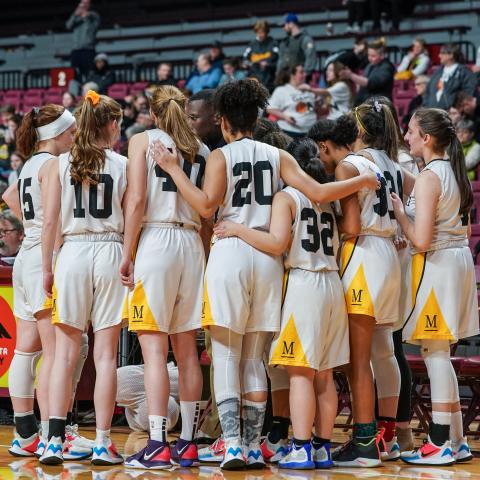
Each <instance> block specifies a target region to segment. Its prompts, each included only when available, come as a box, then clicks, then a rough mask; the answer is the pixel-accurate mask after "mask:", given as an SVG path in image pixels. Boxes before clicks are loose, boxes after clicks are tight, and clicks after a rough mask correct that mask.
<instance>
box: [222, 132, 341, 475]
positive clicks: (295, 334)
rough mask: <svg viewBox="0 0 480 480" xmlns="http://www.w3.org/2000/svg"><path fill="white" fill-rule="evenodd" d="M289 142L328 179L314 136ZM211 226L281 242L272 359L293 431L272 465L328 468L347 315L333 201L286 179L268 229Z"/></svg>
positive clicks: (259, 244) (306, 164)
mask: <svg viewBox="0 0 480 480" xmlns="http://www.w3.org/2000/svg"><path fill="white" fill-rule="evenodd" d="M288 150H289V151H290V153H291V154H292V155H293V156H294V157H295V158H296V159H297V161H298V163H299V165H300V167H301V168H302V170H304V171H305V172H306V173H308V174H309V175H310V176H311V177H312V178H314V179H315V180H316V181H317V182H319V183H326V182H327V175H326V172H325V170H324V167H323V165H322V163H321V161H320V159H319V156H318V155H319V152H318V147H317V146H316V144H315V142H314V141H313V140H311V139H299V140H294V141H293V142H292V144H290V145H289V147H288ZM332 173H333V171H332ZM214 232H215V235H216V236H217V237H219V238H227V237H231V236H235V237H239V238H241V239H242V240H243V241H245V242H247V243H248V244H249V245H252V246H253V247H255V248H257V249H258V250H261V251H263V252H265V253H269V254H272V255H278V254H282V253H284V252H285V251H286V250H287V252H286V255H285V257H284V264H285V269H286V277H285V281H284V284H285V294H284V295H285V297H284V301H283V306H282V316H281V324H280V333H279V335H278V336H277V337H276V338H275V340H274V342H273V344H272V347H271V352H270V364H271V365H275V366H284V367H285V368H286V369H287V371H288V375H289V377H290V415H291V419H292V427H293V436H294V438H293V439H292V445H291V448H290V450H289V452H288V454H287V455H286V456H285V457H284V458H282V459H281V460H280V461H279V463H278V465H279V467H280V468H291V469H313V468H329V467H331V466H332V465H333V462H332V460H331V457H330V438H331V435H332V431H333V425H334V423H335V417H336V415H337V403H338V398H337V391H336V388H335V383H334V381H333V371H332V369H333V368H334V367H336V366H339V365H344V364H347V363H348V361H349V347H348V318H347V309H346V306H345V298H344V295H343V289H342V283H341V280H340V277H339V275H338V266H337V261H336V255H337V253H338V247H339V241H338V232H337V226H336V222H335V215H334V212H333V210H332V207H331V206H330V205H329V204H322V205H318V204H315V203H313V202H311V201H310V200H309V199H308V198H307V197H306V196H305V195H303V194H302V193H301V192H300V191H298V190H296V189H294V188H291V187H286V188H285V189H284V190H282V191H281V192H279V193H277V194H276V195H275V197H274V199H273V205H272V219H271V223H270V231H269V232H262V231H259V230H254V229H249V228H247V227H245V226H244V225H242V224H239V223H233V222H229V221H222V222H220V223H219V224H217V225H216V226H215V228H214ZM305 292H308V294H305ZM314 421H315V435H314V437H313V439H311V432H312V424H313V423H314Z"/></svg>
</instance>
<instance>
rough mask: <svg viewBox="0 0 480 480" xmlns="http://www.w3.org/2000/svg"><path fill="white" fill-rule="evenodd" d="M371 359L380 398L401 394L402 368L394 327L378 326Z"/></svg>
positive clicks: (374, 335)
mask: <svg viewBox="0 0 480 480" xmlns="http://www.w3.org/2000/svg"><path fill="white" fill-rule="evenodd" d="M371 361H372V368H373V374H374V376H375V383H376V385H377V395H378V398H389V397H398V396H399V395H400V382H401V379H400V369H399V368H398V362H397V359H396V358H395V350H394V345H393V332H392V327H382V326H377V327H376V328H375V330H374V333H373V339H372V353H371Z"/></svg>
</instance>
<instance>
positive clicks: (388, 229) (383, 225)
mask: <svg viewBox="0 0 480 480" xmlns="http://www.w3.org/2000/svg"><path fill="white" fill-rule="evenodd" d="M367 151H368V153H370V154H371V153H372V151H373V152H378V151H376V150H370V149H368V150H367ZM372 157H373V158H374V159H375V157H374V156H373V155H372ZM387 158H388V157H387ZM377 160H380V161H379V163H380V165H377V163H373V162H372V161H370V160H369V159H368V158H366V157H363V156H362V155H358V154H357V155H348V156H347V157H345V158H344V159H343V160H342V161H343V162H348V163H351V164H352V165H353V166H354V167H355V168H356V169H357V170H358V172H359V173H360V174H362V173H363V172H365V171H367V170H371V171H373V172H375V173H376V174H377V175H378V174H379V175H380V182H381V185H382V186H381V188H380V189H379V190H376V191H374V190H368V189H362V190H360V191H359V192H358V193H357V195H358V202H359V204H360V220H361V231H360V235H376V236H379V237H392V238H393V237H394V236H395V234H396V231H397V221H396V220H395V215H394V212H393V205H392V199H391V198H390V192H391V191H395V192H397V193H398V190H399V189H400V185H397V182H398V179H397V180H396V178H398V177H397V171H396V169H395V167H392V166H390V165H388V164H387V163H386V162H385V164H384V162H383V161H382V159H380V158H379V159H377ZM390 163H392V162H390ZM400 178H401V176H400ZM400 183H401V182H400Z"/></svg>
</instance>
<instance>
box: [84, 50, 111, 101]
mask: <svg viewBox="0 0 480 480" xmlns="http://www.w3.org/2000/svg"><path fill="white" fill-rule="evenodd" d="M94 60H95V65H94V68H93V70H91V71H90V72H89V74H88V77H87V81H88V82H94V83H96V84H97V85H98V90H97V92H98V93H101V94H103V95H106V94H107V90H108V87H109V86H110V85H113V84H114V83H115V72H114V71H113V70H112V69H111V68H110V65H109V64H108V56H107V54H105V53H99V54H98V55H97V56H96V57H95V59H94Z"/></svg>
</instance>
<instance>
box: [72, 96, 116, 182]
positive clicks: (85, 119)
mask: <svg viewBox="0 0 480 480" xmlns="http://www.w3.org/2000/svg"><path fill="white" fill-rule="evenodd" d="M121 119H122V109H121V107H120V105H119V104H118V103H117V102H116V101H115V100H113V99H112V98H110V97H107V96H106V95H98V94H97V93H96V92H93V91H92V90H90V91H89V92H88V93H87V95H86V97H85V98H84V100H83V102H82V104H81V106H80V107H79V109H78V113H77V131H76V134H75V140H74V141H73V146H72V158H71V164H70V174H71V176H72V178H73V180H74V181H75V182H80V183H82V182H87V183H92V184H96V183H97V174H98V173H99V172H100V171H101V170H102V169H103V167H104V165H105V149H104V146H105V145H109V144H110V143H111V142H112V139H111V138H109V133H108V132H107V128H106V127H107V125H108V124H109V123H110V122H112V121H115V120H116V121H117V122H120V120H121Z"/></svg>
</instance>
